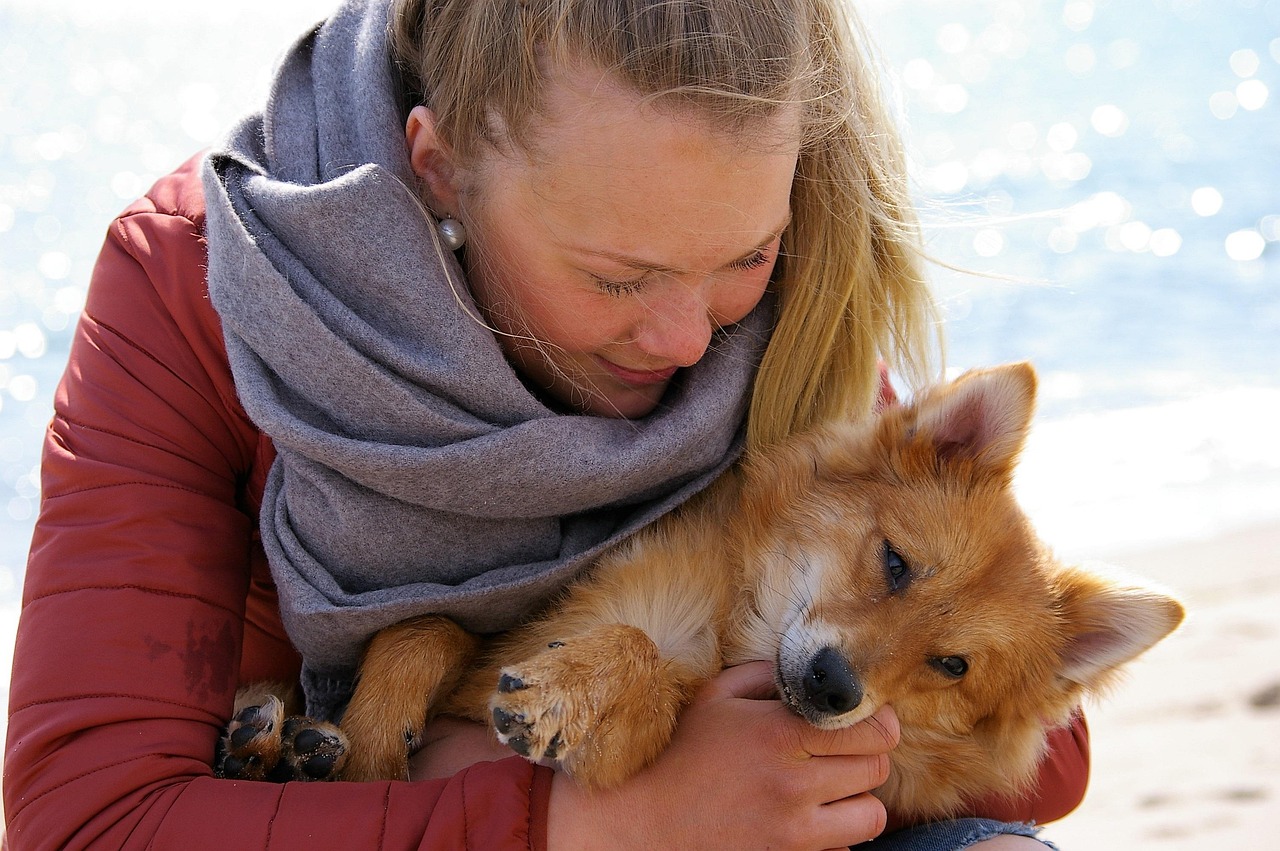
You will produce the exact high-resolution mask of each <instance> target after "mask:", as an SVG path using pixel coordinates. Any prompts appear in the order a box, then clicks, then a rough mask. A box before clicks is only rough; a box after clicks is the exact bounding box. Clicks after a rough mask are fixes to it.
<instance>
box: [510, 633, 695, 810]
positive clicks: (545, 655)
mask: <svg viewBox="0 0 1280 851" xmlns="http://www.w3.org/2000/svg"><path fill="white" fill-rule="evenodd" d="M670 691H671V689H670V688H669V687H668V683H667V682H666V681H665V677H664V672H663V669H662V661H661V659H660V657H659V654H658V649H657V647H656V646H655V645H654V643H653V642H652V641H651V640H650V639H649V637H648V636H647V635H646V634H645V633H644V632H643V631H641V630H639V629H636V628H634V627H629V626H620V625H614V626H608V627H599V628H597V629H595V630H592V631H590V632H588V633H584V634H582V635H579V636H576V637H574V638H571V639H570V638H566V639H564V640H562V641H553V642H551V643H550V644H548V646H547V648H546V649H545V650H544V651H543V652H541V653H539V654H538V655H536V656H534V657H533V658H532V659H529V660H527V661H525V662H523V663H520V664H517V665H512V666H508V667H506V668H504V669H503V670H502V673H501V675H500V677H499V680H498V688H497V691H496V692H495V693H494V694H493V695H492V697H491V699H490V702H489V707H490V711H491V713H492V718H493V726H494V729H495V730H496V731H497V734H498V739H499V741H501V742H502V743H503V744H505V745H507V746H508V747H510V748H511V749H512V750H514V751H515V752H516V753H518V754H520V755H521V756H524V757H526V758H527V759H530V760H532V761H534V762H542V761H553V762H555V763H558V764H559V765H560V766H561V767H562V768H564V769H565V770H566V771H567V772H568V773H569V774H570V775H572V776H573V777H574V778H575V779H576V780H578V781H579V782H580V783H582V784H583V785H585V786H587V787H606V786H611V785H615V784H616V783H618V782H620V781H621V780H623V779H625V778H626V777H628V776H630V775H631V774H633V773H634V772H635V771H637V770H639V769H640V768H641V767H642V766H643V765H644V764H645V763H646V762H648V761H649V760H650V759H652V757H653V756H655V755H656V753H657V752H658V751H660V750H661V749H662V747H665V745H666V741H667V738H668V737H669V735H670V728H671V726H673V725H674V719H675V714H676V712H677V711H678V709H679V701H678V700H675V701H672V700H669V699H664V695H666V694H667V693H669V692H670Z"/></svg>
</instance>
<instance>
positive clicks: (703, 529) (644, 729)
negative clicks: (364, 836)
mask: <svg viewBox="0 0 1280 851" xmlns="http://www.w3.org/2000/svg"><path fill="white" fill-rule="evenodd" d="M1034 399H1035V375H1034V372H1033V371H1032V369H1031V367H1030V366H1029V365H1027V364H1014V365H1009V366H1004V367H997V368H994V369H989V370H982V371H974V372H970V373H966V374H965V375H963V376H961V377H960V378H959V379H957V380H956V381H955V382H952V383H950V384H946V385H940V386H938V387H935V388H931V389H930V390H928V391H925V392H924V393H923V394H921V395H920V397H919V398H918V399H917V400H916V401H915V402H914V403H913V404H911V405H894V406H891V407H889V408H887V409H886V410H884V411H882V412H881V413H879V414H877V415H876V416H875V417H872V418H869V419H868V420H866V421H865V422H861V423H838V424H832V425H828V426H826V427H823V428H819V429H817V430H815V431H814V432H812V433H810V434H806V435H803V436H799V437H796V438H794V439H792V440H789V441H787V442H786V443H785V444H783V445H781V446H777V447H773V448H770V449H768V450H766V451H763V452H760V453H757V454H756V455H755V456H754V457H750V458H748V459H745V461H744V463H743V464H742V465H740V469H738V470H736V471H735V472H733V473H730V474H727V475H728V476H729V478H727V479H726V480H725V481H723V482H721V483H719V484H718V485H717V487H715V488H713V489H711V491H710V492H708V493H707V494H706V495H704V496H702V497H700V498H698V499H696V500H694V501H693V502H692V503H691V504H690V505H688V506H687V507H685V508H684V509H682V510H680V511H678V512H676V513H675V514H673V515H672V516H671V517H670V518H668V519H666V520H664V521H661V522H659V523H657V524H655V525H654V526H653V527H651V529H649V530H647V531H644V532H642V533H640V534H638V535H636V536H634V537H633V538H632V539H631V540H630V541H628V542H627V543H625V544H623V545H622V546H621V547H619V548H617V549H616V550H614V551H613V552H611V553H610V554H608V555H607V556H606V557H605V558H604V559H603V560H602V561H601V562H600V563H599V564H598V565H596V566H595V567H594V568H593V569H592V571H591V572H590V574H589V576H587V577H585V578H583V579H582V580H580V581H579V582H577V583H575V584H574V585H572V586H571V587H570V588H569V589H568V590H567V592H566V593H565V594H564V596H563V597H562V598H561V599H560V601H559V602H557V603H556V604H555V605H554V606H553V607H552V608H551V609H550V610H549V611H548V612H546V613H545V614H544V615H542V616H540V617H538V618H536V619H535V620H533V621H531V622H530V623H528V624H526V625H524V626H521V627H520V628H518V629H516V630H513V631H512V632H510V633H507V634H505V635H503V636H501V637H499V638H497V639H496V640H494V641H492V642H491V643H487V644H486V645H484V646H479V645H478V642H477V641H476V639H474V638H473V637H471V636H469V635H468V634H467V633H465V632H463V631H462V630H461V629H459V628H458V627H457V626H456V625H454V624H452V623H451V622H449V621H447V620H445V619H443V618H439V617H432V616H429V617H425V618H419V619H417V620H415V621H410V622H407V623H404V624H399V625H396V626H393V627H390V628H389V629H387V630H384V631H383V632H382V633H380V634H379V635H378V636H377V637H375V639H374V640H373V642H372V643H371V645H370V647H369V649H368V650H367V652H366V655H365V659H364V662H363V665H362V668H361V673H360V678H359V681H358V684H357V688H356V692H355V695H354V697H353V700H352V702H351V704H350V706H349V708H348V709H347V712H346V714H345V716H344V718H343V719H342V723H341V731H342V734H344V735H345V738H346V742H345V747H346V751H347V753H346V754H345V755H344V758H345V764H343V763H341V761H340V762H339V764H338V765H337V766H335V769H334V772H333V774H334V775H340V776H341V777H342V778H343V779H356V780H365V779H377V778H400V777H405V776H406V774H407V765H408V763H407V759H408V754H409V753H410V752H411V750H412V748H413V743H414V740H415V739H416V738H417V737H418V736H420V735H421V732H422V730H423V728H424V727H425V725H426V723H427V721H428V720H429V719H430V717H432V716H433V715H434V714H436V713H447V714H452V715H459V716H462V717H467V718H472V719H475V720H477V721H482V722H485V723H493V724H494V725H495V726H496V727H497V730H498V733H499V738H501V739H502V740H503V741H504V742H506V743H507V744H509V745H511V746H512V747H513V748H514V749H515V750H517V751H518V752H519V753H521V754H523V755H525V756H527V757H528V758H530V759H534V760H547V759H550V760H554V761H555V762H557V763H558V764H559V765H560V766H561V767H562V768H563V769H564V770H565V771H567V772H568V773H569V774H570V775H572V776H573V777H574V778H575V779H576V780H577V781H578V782H579V783H581V784H583V785H584V786H586V787H588V788H606V787H609V786H613V785H616V784H618V783H620V782H621V781H623V780H625V779H626V778H627V777H629V776H630V775H632V774H633V773H634V772H636V771H638V770H639V769H640V768H642V767H643V766H645V765H646V764H648V763H649V762H651V761H652V760H653V759H654V758H655V757H656V756H657V755H658V754H659V753H661V752H662V750H663V749H664V748H665V747H666V745H667V743H668V741H669V740H670V737H671V734H672V731H673V729H674V727H675V724H676V719H677V716H678V713H679V711H680V709H681V707H682V706H683V705H684V704H685V703H686V702H687V701H688V700H689V699H690V697H691V695H692V694H693V692H694V691H695V690H696V689H697V688H698V686H699V685H701V684H702V683H704V682H705V681H707V680H708V679H709V678H711V677H712V676H714V675H715V674H716V673H717V672H718V671H719V670H721V668H723V667H724V666H725V665H732V664H737V663H741V662H746V661H750V660H769V661H772V662H774V663H775V665H776V674H775V676H776V680H777V685H778V690H779V693H780V695H781V696H782V699H783V701H784V702H785V703H786V705H787V706H788V707H790V708H791V709H792V710H794V711H795V712H796V713H798V714H799V715H801V716H802V717H804V718H805V719H807V720H808V721H809V722H811V723H813V724H815V725H817V726H819V727H824V728H837V727H842V726H847V725H851V724H855V723H857V722H859V721H861V720H863V719H865V718H867V717H868V716H870V715H871V714H872V713H873V712H874V711H875V710H876V709H878V708H879V707H880V706H882V705H884V704H886V703H887V704H891V705H892V706H893V708H894V710H895V712H896V713H897V716H898V718H899V720H900V723H901V730H902V734H901V743H900V744H899V746H898V747H897V748H896V750H894V751H893V752H892V754H891V755H890V760H891V764H892V769H891V771H890V776H889V780H888V782H887V783H886V784H885V785H884V786H882V787H881V788H880V789H879V790H877V792H876V794H877V795H878V796H879V797H880V798H881V799H882V800H883V801H884V802H885V804H886V806H888V807H889V809H891V810H892V811H894V812H897V813H899V814H902V815H904V816H908V817H915V818H929V817H944V816H947V815H949V814H953V813H955V812H957V811H959V810H960V809H961V807H962V805H963V803H964V802H965V801H966V800H972V799H975V798H978V797H982V796H986V795H989V794H992V793H1004V794H1017V793H1018V792H1020V791H1022V790H1024V789H1025V788H1026V785H1027V784H1028V783H1029V782H1030V780H1031V779H1032V777H1033V776H1034V773H1035V769H1036V766H1037V763H1038V761H1039V759H1040V757H1041V755H1042V754H1043V751H1044V747H1045V735H1046V732H1047V730H1048V729H1050V728H1051V727H1054V726H1058V725H1062V724H1065V723H1066V722H1067V721H1068V720H1069V718H1070V716H1071V714H1072V713H1073V712H1074V711H1075V709H1076V707H1077V706H1078V705H1079V703H1080V701H1081V699H1082V698H1083V697H1084V696H1085V695H1086V694H1087V693H1091V692H1096V691H1099V690H1101V689H1105V688H1106V687H1107V686H1108V684H1110V683H1111V682H1112V681H1113V679H1114V676H1115V674H1116V671H1117V669H1118V668H1119V667H1120V666H1122V665H1123V664H1124V663H1125V662H1127V661H1129V660H1131V659H1133V658H1134V657H1136V656H1137V655H1139V654H1141V653H1142V652H1144V651H1146V650H1147V649H1148V648H1150V647H1151V646H1152V645H1154V644H1155V643H1157V642H1158V641H1160V640H1161V639H1162V638H1163V637H1165V636H1166V635H1167V634H1168V633H1169V632H1171V631H1172V630H1173V629H1174V628H1175V627H1176V626H1177V625H1178V623H1179V622H1180V621H1181V619H1182V616H1183V610H1182V607H1181V605H1180V604H1179V603H1178V602H1177V601H1175V600H1174V599H1173V598H1171V597H1169V596H1168V595H1166V594H1163V593H1161V592H1159V591H1157V590H1155V589H1153V588H1151V587H1148V586H1147V585H1145V584H1142V583H1136V582H1132V581H1118V580H1116V579H1112V578H1107V577H1104V576H1101V575H1098V574H1095V573H1092V572H1088V571H1085V570H1082V569H1080V568H1076V567H1070V566H1066V565H1063V564H1061V563H1059V562H1058V561H1057V560H1056V559H1055V558H1054V557H1053V555H1052V554H1051V553H1050V551H1049V550H1048V548H1047V547H1046V546H1045V545H1044V544H1043V543H1041V541H1040V540H1039V539H1038V538H1037V537H1036V535H1035V533H1034V531H1033V530H1032V528H1031V526H1030V524H1029V522H1028V520H1027V519H1026V517H1025V516H1024V514H1023V513H1022V511H1021V510H1020V509H1019V507H1018V505H1017V503H1016V502H1015V499H1014V495H1013V491H1012V478H1013V471H1014V465H1015V462H1016V459H1017V456H1018V454H1019V452H1020V451H1021V448H1022V445H1023V443H1024V440H1025V437H1026V434H1027V430H1028V428H1029V426H1030V423H1031V419H1032V413H1033V408H1034ZM234 723H235V722H233V725H234ZM229 735H234V733H233V732H230V733H229ZM245 738H246V735H245V734H242V735H241V739H242V740H243V739H245ZM406 741H408V743H409V745H408V747H406Z"/></svg>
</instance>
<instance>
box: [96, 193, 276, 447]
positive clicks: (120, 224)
mask: <svg viewBox="0 0 1280 851" xmlns="http://www.w3.org/2000/svg"><path fill="white" fill-rule="evenodd" d="M148 200H150V199H148ZM153 203H154V202H153ZM135 216H167V217H169V218H173V219H181V220H182V221H184V222H186V223H187V224H189V225H191V228H192V229H193V230H194V231H196V232H197V233H196V234H195V239H196V242H199V243H207V240H206V239H205V236H204V225H203V224H201V223H200V222H198V221H196V220H195V219H193V218H191V217H190V216H186V215H183V214H182V213H179V212H176V211H174V210H160V209H152V210H134V211H132V212H129V213H124V214H123V215H120V216H117V217H116V221H115V229H116V233H117V234H118V235H119V237H120V241H121V242H123V243H124V245H125V248H126V250H127V251H128V252H129V256H130V257H132V258H133V259H134V261H135V262H137V263H139V264H141V262H142V261H141V260H139V259H138V255H137V253H136V252H135V246H134V244H133V240H132V239H131V238H130V237H129V231H128V229H127V228H125V226H124V223H125V221H126V220H127V219H131V218H134V217H135ZM204 270H205V279H206V281H207V280H208V277H209V268H208V261H207V260H206V263H205V267H204ZM205 298H208V295H206V296H205ZM85 315H86V316H89V314H88V312H87V311H86V312H85ZM89 318H90V319H93V321H94V322H97V323H98V324H99V325H101V326H102V327H103V328H106V329H108V330H109V331H111V332H112V333H113V334H115V335H116V336H118V337H119V338H120V339H121V340H124V341H125V342H126V343H128V344H129V345H131V346H133V347H134V348H136V349H138V351H140V352H142V353H143V354H144V355H146V356H147V357H149V358H151V359H152V360H156V359H155V358H154V357H152V355H151V354H150V353H149V352H147V351H146V350H145V349H143V348H141V347H139V346H138V345H137V344H136V343H134V342H133V340H132V339H130V338H129V337H127V336H125V335H124V334H121V333H120V332H119V331H118V330H117V329H115V328H112V327H111V326H110V325H108V324H106V323H105V322H101V321H100V320H98V319H97V318H96V317H93V316H89ZM219 319H221V317H219ZM156 363H158V364H159V365H160V366H162V367H164V364H163V363H161V362H160V361H158V360H156ZM164 368H166V369H168V367H164ZM188 386H190V385H188ZM192 389H193V390H194V389H195V388H192ZM215 392H217V394H218V396H219V398H222V401H223V404H224V405H226V407H227V410H229V411H230V412H231V413H232V415H234V416H235V417H237V418H239V419H240V420H242V421H243V422H245V423H248V424H249V425H254V422H253V418H252V417H250V416H249V415H248V413H247V412H245V411H243V410H238V407H239V406H238V403H239V399H238V398H235V397H234V395H233V396H232V397H231V398H230V401H234V402H236V403H237V404H236V405H227V404H226V403H227V402H228V401H229V400H228V398H227V397H224V396H223V393H222V391H221V389H218V388H215ZM255 427H256V426H255Z"/></svg>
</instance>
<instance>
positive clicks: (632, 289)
mask: <svg viewBox="0 0 1280 851" xmlns="http://www.w3.org/2000/svg"><path fill="white" fill-rule="evenodd" d="M768 262H769V254H768V252H766V251H757V252H756V253H754V254H752V255H751V256H750V257H744V258H742V259H741V260H738V261H736V262H734V263H733V264H732V265H731V266H730V267H729V268H731V269H734V270H736V271H739V272H745V271H749V270H751V269H759V268H760V267H761V266H763V265H765V264H766V263H768ZM591 277H592V279H593V280H594V281H595V284H596V286H597V287H599V288H600V291H601V292H603V293H604V294H605V295H610V296H626V295H632V294H634V293H637V292H639V291H640V290H641V289H643V288H644V285H645V284H646V283H648V281H649V276H648V275H643V276H641V277H639V278H633V279H631V280H629V281H616V280H613V279H612V278H601V277H600V276H598V275H592V276H591Z"/></svg>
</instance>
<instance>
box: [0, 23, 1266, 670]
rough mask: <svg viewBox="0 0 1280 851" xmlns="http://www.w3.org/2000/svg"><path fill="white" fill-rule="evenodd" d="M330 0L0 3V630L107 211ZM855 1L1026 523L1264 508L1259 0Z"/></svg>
mask: <svg viewBox="0 0 1280 851" xmlns="http://www.w3.org/2000/svg"><path fill="white" fill-rule="evenodd" d="M331 2H332V0H273V2H269V3H257V2H250V0H221V2H219V3H216V4H191V3H185V2H173V0H116V2H113V3H102V2H98V0H60V2H56V3H53V2H49V0H0V635H2V636H3V639H2V640H0V647H4V648H9V646H10V644H11V641H12V630H13V625H14V623H15V619H16V612H17V608H18V601H19V599H20V593H21V583H22V575H23V565H24V561H25V552H26V547H27V544H28V541H29V538H30V532H31V525H32V523H33V522H34V518H35V512H36V510H37V506H38V501H39V471H38V464H39V451H40V444H41V438H42V430H43V428H44V425H45V423H46V422H47V420H48V418H49V416H50V411H51V399H52V394H53V391H54V388H55V385H56V382H57V380H58V377H59V374H60V373H61V371H62V369H63V366H64V362H65V358H66V353H67V348H68V341H69V339H70V336H71V333H72V329H73V326H74V323H75V320H76V317H77V314H78V312H79V310H80V309H81V307H82V305H83V301H84V294H85V287H86V284H87V282H88V279H89V275H90V271H91V269H92V265H93V262H94V258H95V255H96V252H97V249H98V247H99V245H100V244H101V240H102V236H103V234H104V233H105V229H106V227H107V225H108V223H109V221H110V219H111V217H112V216H113V215H114V214H115V213H116V212H118V211H119V210H120V209H121V208H123V207H124V206H125V205H126V204H127V203H128V202H129V201H131V200H132V199H133V198H135V197H136V196H138V195H139V194H140V193H142V192H143V191H145V190H146V188H147V187H148V186H149V185H150V184H151V182H152V181H153V180H154V179H156V178H157V177H159V176H161V175H163V174H164V173H166V172H167V171H169V170H171V169H172V168H174V167H175V166H177V165H178V164H179V163H180V162H182V161H183V160H184V159H186V158H187V157H188V156H189V155H190V154H192V153H193V152H195V151H196V150H198V149H200V148H202V147H204V146H207V145H208V144H209V143H210V142H211V141H213V140H214V139H215V137H216V136H217V134H218V133H219V131H220V130H221V129H222V128H224V127H225V126H227V125H228V124H229V123H230V121H231V120H232V119H233V118H234V117H235V116H237V115H238V114H239V113H241V112H242V111H244V110H245V109H247V108H249V107H251V106H252V105H253V104H255V103H257V102H258V101H259V100H260V99H261V98H262V96H263V95H264V93H265V90H266V84H267V79H268V74H269V70H270V67H271V65H272V63H273V61H274V59H275V58H276V57H277V56H278V54H279V53H280V52H281V51H282V50H283V49H284V47H286V46H287V44H288V43H289V41H290V40H292V38H293V37H294V36H295V35H296V34H298V33H300V32H301V31H302V30H303V29H304V28H305V27H306V26H307V25H309V24H310V23H311V22H313V21H314V20H317V19H318V18H320V17H321V16H323V15H324V14H325V12H326V11H328V10H329V8H330V7H331ZM862 6H863V9H864V12H865V14H866V17H867V18H868V21H869V23H870V25H871V29H872V31H873V32H874V33H875V34H876V36H877V38H878V40H879V42H880V44H881V46H882V48H883V52H884V54H885V56H886V58H887V60H888V61H889V63H890V64H891V65H892V66H893V67H894V68H895V69H896V85H897V89H898V92H899V95H900V100H901V104H902V109H903V114H904V120H905V126H906V132H907V137H908V140H909V143H910V148H911V154H912V161H913V166H912V167H913V174H914V177H915V180H916V186H917V191H918V196H919V198H920V201H921V204H922V207H923V209H924V215H925V218H926V221H927V222H928V235H929V246H930V249H931V251H932V252H933V254H935V255H936V256H937V257H939V258H940V259H942V260H944V261H946V262H947V263H948V264H953V265H955V266H957V267H960V268H963V269H965V270H969V271H967V272H964V273H961V272H956V271H951V270H948V269H945V268H939V269H937V270H936V274H935V279H936V281H937V286H938V290H939V293H940V295H941V297H942V299H943V304H944V307H945V312H946V315H947V318H948V323H949V341H950V347H949V353H948V355H949V356H948V362H949V363H950V364H951V365H952V366H953V367H954V368H960V367H967V366H975V365H982V364H991V363H996V362H1002V361H1008V360H1018V359H1024V358H1030V359H1032V360H1033V361H1035V363H1036V364H1037V366H1038V368H1039V369H1040V371H1041V375H1042V378H1043V391H1042V392H1043V395H1042V399H1041V410H1040V420H1039V423H1038V427H1037V430H1036V432H1035V434H1034V436H1033V439H1032V442H1031V445H1030V446H1029V447H1028V453H1027V457H1026V461H1025V463H1024V465H1023V468H1022V472H1021V474H1020V478H1019V487H1020V488H1021V490H1022V495H1023V499H1024V502H1025V503H1026V504H1027V506H1028V508H1029V510H1030V513H1031V514H1032V516H1033V517H1034V518H1035V519H1036V521H1037V522H1038V524H1039V525H1040V527H1041V529H1042V532H1043V533H1044V534H1045V537H1046V538H1048V539H1049V540H1050V541H1053V542H1055V543H1057V544H1059V545H1060V548H1061V549H1062V550H1063V551H1065V552H1066V553H1067V554H1070V555H1074V554H1081V555H1112V554H1116V553H1123V551H1124V550H1126V549H1135V548H1138V547H1143V546H1146V545H1149V544H1152V543H1156V542H1177V541H1183V540H1188V541H1189V540H1192V539H1196V538H1205V537H1208V536H1211V535H1214V534H1217V533H1220V532H1222V531H1223V530H1226V529H1231V528H1236V527H1240V526H1247V525H1249V524H1258V523H1268V522H1274V521H1275V520H1277V519H1280V439H1277V437H1276V432H1277V420H1280V344H1278V343H1280V333H1278V332H1280V0H1067V2H1063V0H970V2H965V3H956V2H951V0H899V1H898V2H891V0H866V2H864V3H863V4H862ZM970 272H976V273H981V274H971V273H970ZM104 616H107V615H105V614H104ZM0 667H2V668H3V669H4V670H7V669H8V665H7V660H5V659H4V658H3V657H0Z"/></svg>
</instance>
